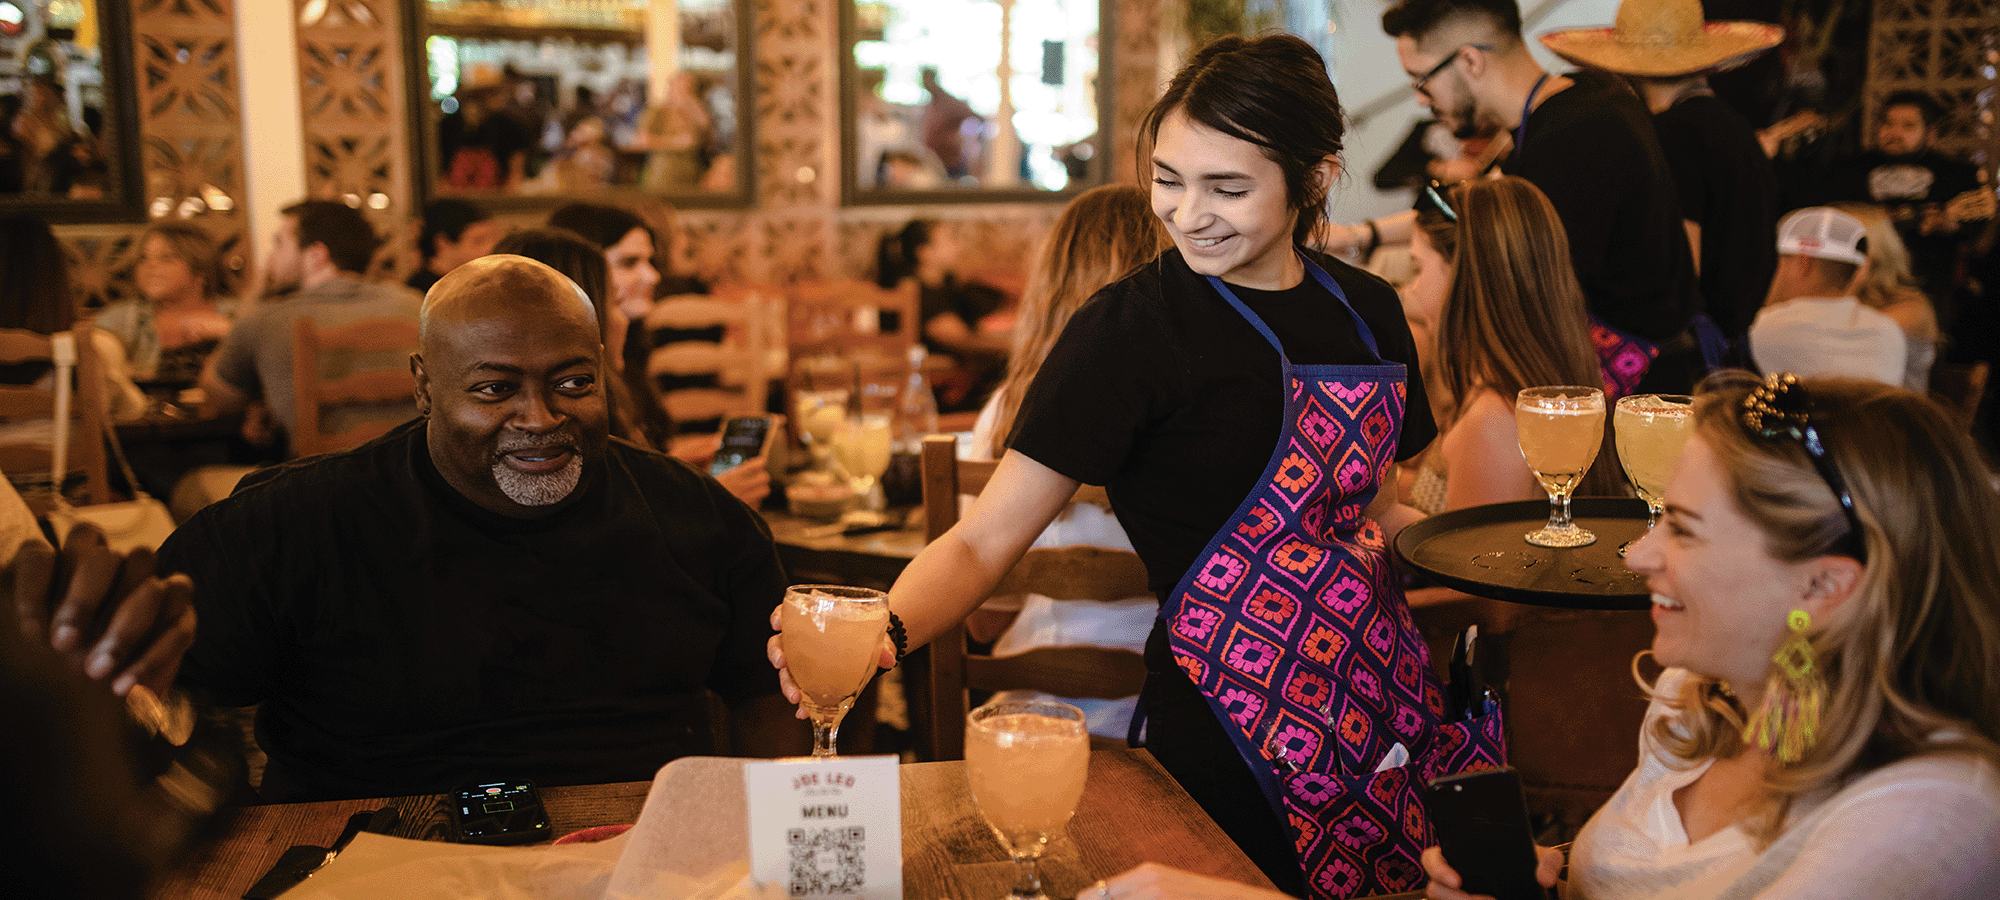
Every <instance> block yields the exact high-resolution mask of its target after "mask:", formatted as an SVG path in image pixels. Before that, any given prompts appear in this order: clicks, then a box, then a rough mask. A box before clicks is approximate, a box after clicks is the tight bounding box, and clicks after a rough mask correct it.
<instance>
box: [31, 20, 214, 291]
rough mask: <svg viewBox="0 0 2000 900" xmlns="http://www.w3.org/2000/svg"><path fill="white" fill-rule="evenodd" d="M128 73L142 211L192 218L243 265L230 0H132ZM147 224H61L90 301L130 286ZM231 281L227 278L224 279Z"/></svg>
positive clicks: (75, 272) (76, 276) (160, 216)
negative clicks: (135, 105) (135, 104)
mask: <svg viewBox="0 0 2000 900" xmlns="http://www.w3.org/2000/svg"><path fill="white" fill-rule="evenodd" d="M131 21H132V32H133V34H132V56H133V60H132V62H133V65H132V71H133V78H134V79H135V80H136V81H137V82H138V83H137V85H136V87H137V89H138V98H139V140H140V141H141V142H142V151H141V157H140V162H141V166H142V167H143V169H144V176H145V189H146V204H147V213H148V215H149V216H150V217H151V218H153V219H163V218H178V219H186V220H188V221H191V222H194V223H196V224H198V225H200V226H202V227H203V228H205V229H207V230H208V232H209V233H210V234H212V235H214V236H215V238H216V241H217V242H218V243H220V244H221V245H222V248H223V261H224V265H225V267H226V268H227V269H228V270H229V272H230V273H231V274H232V275H237V274H240V273H242V272H243V271H244V269H245V267H246V265H247V260H246V259H245V257H244V254H243V252H242V249H243V228H244V219H243V212H242V209H241V206H242V203H241V201H242V198H243V187H244V184H243V146H242V145H243V141H242V133H243V120H242V116H241V115H240V113H239V110H238V99H237V98H238V90H237V72H236V30H235V29H236V18H235V5H234V3H233V2H232V0H135V2H133V3H132V19H131ZM144 228H145V226H143V225H79V226H68V227H64V228H61V229H58V233H59V234H60V235H61V236H62V237H63V239H64V241H65V242H66V243H67V244H68V245H69V247H70V249H71V250H72V251H73V257H72V262H73V264H74V265H73V268H72V280H73V281H75V282H76V285H77V289H78V292H79V295H80V296H81V297H82V299H83V302H84V304H85V305H86V306H87V307H97V306H102V305H103V304H105V303H109V302H111V301H112V300H117V299H120V298H124V297H128V296H132V295H133V294H134V288H133V287H132V282H131V277H132V272H131V267H132V262H133V260H134V259H135V258H136V256H137V247H136V241H137V237H138V235H139V233H140V232H141V231H143V230H144ZM225 288H226V289H229V290H233V289H234V286H233V285H227V286H225Z"/></svg>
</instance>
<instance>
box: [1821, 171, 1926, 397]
mask: <svg viewBox="0 0 2000 900" xmlns="http://www.w3.org/2000/svg"><path fill="white" fill-rule="evenodd" d="M1831 205H1832V206H1833V208H1834V209H1837V210H1840V211H1841V212H1844V213H1847V214H1848V215H1850V216H1853V217H1855V218H1857V219H1860V220H1861V224H1862V225H1865V226H1867V228H1868V245H1867V247H1866V248H1865V251H1864V252H1865V253H1866V254H1867V256H1868V264H1867V265H1865V266H1862V268H1861V277H1860V282H1859V283H1858V284H1856V285H1855V287H1854V295H1855V296H1856V297H1859V298H1861V302H1862V303H1864V304H1867V305H1868V306H1869V307H1871V308H1873V309H1875V310H1878V311H1880V312H1881V313H1882V314H1883V315H1885V316H1888V317H1889V318H1891V319H1894V320H1895V321H1896V324H1897V325H1900V326H1902V328H1903V336H1904V340H1905V341H1907V343H1908V346H1909V353H1908V354H1906V355H1905V356H1904V357H1903V387H1906V388H1908V389H1910V390H1913V391H1918V392H1922V391H1924V390H1926V389H1928V388H1929V387H1930V382H1931V364H1932V363H1935V362H1937V348H1938V343H1939V341H1941V340H1942V336H1941V335H1940V333H1939V331H1938V320H1937V310H1936V309H1935V308H1934V307H1932V306H1931V298H1930V297H1929V296H1928V295H1926V294H1925V293H1924V291H1923V287H1922V285H1920V284H1919V283H1918V281H1917V276H1915V275H1912V274H1911V273H1910V250H1909V248H1908V247H1905V246H1904V245H1903V238H1902V236H1901V235H1899V234H1897V233H1896V223H1894V222H1892V221H1890V220H1889V214H1888V213H1887V212H1885V211H1884V210H1883V209H1882V207H1880V206H1876V205H1875V204H1873V203H1835V204H1831Z"/></svg>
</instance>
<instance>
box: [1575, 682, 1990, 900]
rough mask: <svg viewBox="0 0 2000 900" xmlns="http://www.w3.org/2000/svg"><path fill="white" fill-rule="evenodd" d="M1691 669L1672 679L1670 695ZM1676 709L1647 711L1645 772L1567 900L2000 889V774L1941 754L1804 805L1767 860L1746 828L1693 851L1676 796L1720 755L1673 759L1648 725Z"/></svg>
mask: <svg viewBox="0 0 2000 900" xmlns="http://www.w3.org/2000/svg"><path fill="white" fill-rule="evenodd" d="M1685 674H1686V673H1685V672H1684V671H1682V670H1674V669H1670V670H1668V671H1667V672H1666V673H1665V674H1664V675H1662V676H1661V687H1662V689H1663V693H1667V694H1669V695H1671V694H1672V692H1673V690H1674V689H1675V688H1677V687H1678V685H1679V683H1680V679H1681V678H1682V677H1684V676H1685ZM1670 679H1671V680H1670ZM1670 712H1671V710H1669V709H1668V708H1667V707H1666V705H1665V704H1664V703H1661V702H1659V701H1657V700H1656V701H1654V703H1653V705H1652V707H1651V708H1650V709H1648V710H1647V713H1646V721H1647V726H1648V730H1647V731H1645V732H1642V733H1641V736H1640V761H1639V768H1638V769H1637V770H1635V771H1634V772H1633V773H1632V774H1631V776H1629V777H1628V778H1626V779H1625V783H1624V785H1622V786H1620V787H1619V789H1618V793H1617V794H1615V795H1613V796H1612V798H1611V800H1610V802H1608V803H1606V804H1605V805H1604V807H1603V808H1602V809H1599V810H1598V811H1597V813H1596V815H1593V816H1592V817H1591V819H1590V821H1589V822H1588V823H1586V824H1585V825H1584V827H1583V830H1582V832H1580V833H1579V834H1578V835H1577V839H1576V843H1575V845H1574V847H1573V849H1572V851H1571V854H1570V881H1569V884H1568V889H1567V891H1566V892H1565V895H1564V896H1565V897H1567V898H1570V900H1579V898H1580V900H1649V898H1659V900H1666V898H1703V900H1706V898H1718V900H1720V898H1751V897H1755V898H1760V900H1778V898H1825V897H1856V898H1860V897H1866V898H1871V900H1892V898H1909V900H1949V898H1966V900H1971V898H1987V897H1994V896H1996V895H2000V773H1996V771H1995V768H1994V766H1993V765H1992V764H1991V763H1990V762H1987V761H1984V760H1978V759H1974V758H1971V757H1968V756H1964V755H1952V756H1945V755H1937V756H1925V757H1917V758H1913V759H1906V760H1903V761H1901V762H1897V763H1894V764H1891V765H1888V766H1885V767H1883V768H1881V769H1877V770H1875V771H1873V772H1870V773H1868V774H1866V775H1864V776H1862V777H1860V778H1858V779H1856V780H1855V781H1854V782H1853V783H1851V784H1848V785H1847V786H1846V787H1844V788H1842V789H1840V790H1839V791H1836V792H1834V793H1833V795H1832V796H1831V797H1826V798H1822V799H1817V800H1810V801H1808V800H1801V801H1799V802H1796V803H1794V804H1793V809H1792V812H1791V815H1790V817H1789V820H1788V825H1787V828H1786V829H1785V831H1784V833H1783V834H1781V835H1779V836H1778V838H1777V840H1775V841H1773V842H1772V843H1771V845H1770V846H1769V847H1766V848H1765V849H1764V850H1763V851H1762V852H1758V850H1757V849H1756V846H1755V844H1754V843H1753V842H1752V840H1751V838H1750V836H1749V835H1748V834H1747V833H1746V832H1744V831H1743V830H1742V828H1741V827H1739V826H1736V825H1731V826H1730V827H1728V828H1725V829H1723V830H1721V831H1718V832H1716V833H1715V834H1712V835H1709V836H1708V837H1706V838H1704V839H1702V840H1701V841H1698V842H1695V843H1693V844H1690V843H1688V839H1687V833H1686V832H1685V831H1683V830H1682V827H1681V817H1680V812H1679V810H1678V809H1676V807H1675V806H1674V799H1673V798H1674V791H1676V790H1679V789H1680V788H1682V787H1685V786H1687V785H1688V784H1690V783H1692V782H1693V781H1694V780H1695V779H1697V778H1699V777H1700V776H1701V774H1702V773H1703V772H1704V771H1707V769H1708V766H1709V761H1704V762H1702V763H1701V764H1699V765H1696V766H1694V767H1692V768H1688V769H1681V770H1676V769H1674V768H1672V767H1670V766H1669V765H1668V764H1667V761H1668V759H1669V758H1670V757H1669V756H1668V755H1667V753H1666V752H1665V751H1664V750H1662V749H1661V748H1660V747H1659V745H1658V743H1657V742H1656V741H1655V740H1654V739H1653V738H1652V737H1651V733H1650V726H1651V724H1652V722H1653V721H1654V720H1655V719H1658V718H1660V717H1662V716H1665V715H1668V714H1669V713H1670Z"/></svg>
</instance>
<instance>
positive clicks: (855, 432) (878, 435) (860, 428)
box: [833, 413, 890, 509]
mask: <svg viewBox="0 0 2000 900" xmlns="http://www.w3.org/2000/svg"><path fill="white" fill-rule="evenodd" d="M889 432H890V428H889V416H888V414H887V413H864V414H862V415H858V416H851V417H849V418H848V419H846V420H845V421H843V422H841V424H840V428H839V430H838V431H836V432H835V433H834V439H833V458H834V461H835V462H838V463H839V464H840V468H841V469H843V470H845V471H846V472H847V476H848V477H849V478H850V479H852V483H853V486H854V495H855V496H857V497H861V498H863V502H865V503H866V504H868V508H870V509H880V508H881V506H880V505H879V504H878V502H877V501H879V500H880V499H881V498H880V497H879V496H878V493H877V488H878V487H879V486H880V482H881V479H882V473H883V472H886V471H888V469H889Z"/></svg>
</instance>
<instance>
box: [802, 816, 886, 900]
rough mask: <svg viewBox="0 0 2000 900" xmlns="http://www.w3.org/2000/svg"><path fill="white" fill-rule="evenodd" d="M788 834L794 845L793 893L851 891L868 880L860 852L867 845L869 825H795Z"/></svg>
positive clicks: (826, 893) (850, 892) (812, 894)
mask: <svg viewBox="0 0 2000 900" xmlns="http://www.w3.org/2000/svg"><path fill="white" fill-rule="evenodd" d="M787 837H788V838H789V839H790V844H791V847H792V890H791V895H792V896H794V897H824V896H838V895H840V894H852V893H855V892H858V891H860V890H861V888H862V886H863V885H864V884H865V883H866V882H867V875H868V869H867V867H866V866H865V865H863V863H862V861H861V854H862V852H863V851H865V850H866V849H867V847H868V829H866V828H863V827H860V826H854V827H851V828H794V829H791V831H790V832H789V833H788V835H787Z"/></svg>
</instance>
